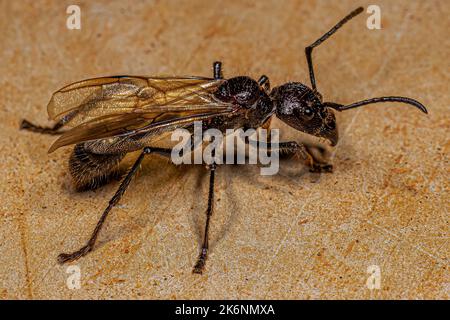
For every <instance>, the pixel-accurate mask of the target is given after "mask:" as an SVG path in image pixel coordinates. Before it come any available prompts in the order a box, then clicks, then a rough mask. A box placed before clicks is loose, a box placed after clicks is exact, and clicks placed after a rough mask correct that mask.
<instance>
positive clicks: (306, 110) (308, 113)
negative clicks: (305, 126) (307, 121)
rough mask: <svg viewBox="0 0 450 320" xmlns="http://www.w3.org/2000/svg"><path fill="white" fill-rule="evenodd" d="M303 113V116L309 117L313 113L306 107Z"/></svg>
mask: <svg viewBox="0 0 450 320" xmlns="http://www.w3.org/2000/svg"><path fill="white" fill-rule="evenodd" d="M304 113H305V116H307V117H309V116H312V114H313V111H312V109H311V108H310V107H306V108H305V111H304Z"/></svg>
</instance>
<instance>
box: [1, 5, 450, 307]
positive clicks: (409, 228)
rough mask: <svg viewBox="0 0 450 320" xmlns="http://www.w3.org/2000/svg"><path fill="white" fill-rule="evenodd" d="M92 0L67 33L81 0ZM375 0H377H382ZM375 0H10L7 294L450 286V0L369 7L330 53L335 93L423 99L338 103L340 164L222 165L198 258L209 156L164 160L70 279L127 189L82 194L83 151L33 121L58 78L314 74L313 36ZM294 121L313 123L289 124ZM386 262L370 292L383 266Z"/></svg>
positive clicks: (374, 293)
mask: <svg viewBox="0 0 450 320" xmlns="http://www.w3.org/2000/svg"><path fill="white" fill-rule="evenodd" d="M73 3H77V4H79V5H80V6H81V14H82V29H81V30H79V31H76V30H74V31H71V30H68V29H67V28H66V26H65V23H66V17H67V14H66V7H67V5H69V4H73ZM372 3H373V1H372ZM368 4H369V2H367V1H317V2H316V1H275V0H274V1H129V2H125V1H114V2H110V1H56V0H55V1H1V4H0V30H1V33H0V44H1V52H0V61H1V63H0V74H1V76H0V112H1V115H0V117H1V120H0V129H1V131H2V135H1V136H0V139H1V141H0V143H1V163H0V172H1V176H2V178H1V189H0V192H1V194H0V196H1V206H0V217H1V220H0V221H1V224H0V271H1V272H0V297H1V298H3V299H13V298H19V299H30V298H33V299H42V298H58V299H60V298H62V299H75V298H94V299H96V298H132V299H136V298H138V299H139V298H158V299H160V298H171V299H182V298H199V299H203V298H207V299H212V298H216V299H222V298H225V299H228V298H239V299H241V298H269V299H272V298H286V299H304V298H306V299H317V298H326V299H331V298H337V299H355V298H364V299H378V298H382V299H392V298H394V299H404V298H412V299H423V298H438V299H448V298H449V290H450V284H449V283H450V282H449V273H448V259H449V244H448V238H449V215H448V209H449V184H448V177H449V175H448V174H449V165H448V155H449V126H450V123H449V116H448V115H449V59H448V55H449V49H450V40H449V37H448V31H449V30H450V23H449V19H448V17H449V16H450V5H449V2H448V1H445V0H442V1H376V4H379V5H380V6H381V10H382V30H368V29H367V28H366V26H365V21H366V18H367V17H368V15H367V14H363V15H362V16H360V17H358V18H357V19H355V20H354V21H352V23H351V24H349V25H346V26H345V28H344V29H343V30H341V31H340V32H339V33H338V34H336V35H335V36H334V37H333V39H331V40H330V41H329V42H328V43H326V44H325V45H323V46H322V47H320V48H319V49H318V50H316V51H315V53H314V60H315V63H316V72H317V73H316V75H317V79H318V86H319V89H320V91H321V93H322V94H323V95H324V96H325V98H326V100H331V101H336V102H342V103H349V102H353V101H356V100H359V99H363V98H367V97H372V96H379V95H390V94H396V95H406V96H411V97H414V98H417V99H419V100H421V101H422V102H423V103H424V104H425V105H427V106H428V108H429V111H430V114H429V115H428V116H425V115H424V114H422V113H420V112H419V111H418V110H416V109H414V108H411V107H409V106H406V105H394V104H392V105H391V106H387V105H372V106H370V107H366V108H364V109H360V110H352V111H348V112H346V113H345V114H340V115H339V122H340V132H341V137H342V139H341V141H340V144H339V145H338V147H337V149H336V152H335V157H334V164H335V173H334V174H331V175H322V176H320V177H318V176H315V175H312V174H310V173H308V172H307V170H306V169H305V168H303V167H302V166H301V165H300V164H299V163H298V162H295V161H293V160H288V161H284V162H282V169H281V171H280V173H279V174H278V175H276V176H273V177H262V176H260V175H259V174H258V173H259V169H258V168H257V167H256V166H229V167H221V168H220V169H219V170H218V177H217V185H216V196H217V202H216V211H215V214H214V216H213V222H212V230H211V231H212V234H211V239H212V240H211V246H212V248H211V254H210V258H209V260H208V263H207V271H206V273H205V274H204V275H202V276H199V275H193V274H192V273H191V270H192V269H191V268H192V266H193V264H194V262H195V259H196V257H197V254H198V250H199V246H200V235H201V231H202V229H203V221H204V210H205V207H206V196H207V177H206V174H205V173H206V170H205V169H204V168H203V167H200V166H197V167H185V166H184V167H183V166H182V167H179V168H175V167H173V166H172V165H170V164H168V163H167V161H166V160H164V159H161V158H157V157H152V158H150V159H148V160H147V161H146V163H145V166H144V168H143V170H142V172H141V174H140V175H139V177H138V179H136V180H134V182H133V183H132V185H131V187H130V189H129V191H128V192H127V194H126V195H125V197H124V198H123V200H122V202H121V206H120V207H118V208H115V209H114V211H113V214H112V215H111V218H110V219H109V220H108V222H107V226H106V228H105V229H104V231H103V232H102V234H101V236H100V242H101V244H100V245H98V246H97V247H96V249H95V251H94V252H92V253H91V254H89V255H88V256H87V257H85V258H83V259H81V260H79V261H78V262H77V263H76V264H77V265H78V266H79V267H80V269H81V289H79V290H69V289H68V288H67V287H66V279H67V277H68V274H67V273H66V266H60V265H58V264H57V263H56V256H57V255H58V254H59V253H60V252H62V251H68V250H74V249H77V248H78V247H79V246H80V245H81V244H83V243H84V241H85V240H86V239H87V237H88V235H89V234H90V233H91V231H92V229H93V227H94V225H95V223H96V221H97V219H98V218H99V215H100V213H101V211H102V210H103V208H104V207H105V206H106V204H107V202H108V200H109V198H110V197H111V196H112V194H113V193H114V191H115V190H116V188H117V186H118V184H117V183H113V184H112V185H108V186H106V187H104V188H102V189H100V190H97V191H95V192H86V193H75V192H74V190H73V187H72V185H71V181H70V176H69V174H68V172H67V167H66V166H67V157H68V154H69V152H70V149H69V148H65V149H61V150H58V152H55V153H53V154H51V155H48V154H47V149H48V147H49V145H50V144H51V143H52V141H53V140H54V137H49V136H42V135H36V134H32V133H29V132H19V130H18V123H19V121H20V119H21V118H23V117H25V118H27V119H33V120H35V121H37V122H39V123H43V124H46V123H47V115H46V109H45V106H46V104H47V102H48V100H49V98H50V96H51V93H52V92H53V91H54V90H56V89H58V88H60V87H61V86H63V85H65V84H67V83H70V82H73V81H76V80H80V79H84V78H89V77H94V76H102V75H111V74H145V75H159V74H169V75H170V74H172V75H205V76H209V75H210V74H211V63H212V61H214V60H217V59H220V60H222V61H223V63H224V67H225V70H224V71H225V76H227V77H230V76H233V75H239V74H247V75H251V76H252V77H255V78H257V77H258V76H259V75H260V74H262V73H266V74H267V75H269V76H270V78H271V81H272V84H281V83H284V82H285V81H288V80H292V81H293V80H295V81H301V82H304V83H308V84H309V82H308V76H307V67H306V62H305V58H304V55H303V48H304V47H305V46H306V45H308V44H310V43H312V42H313V41H314V40H315V39H316V38H318V37H319V36H320V35H321V34H322V33H323V32H325V31H326V30H328V28H330V27H331V26H332V25H333V24H334V23H336V22H337V21H338V20H339V19H340V18H342V17H343V16H344V15H346V14H347V13H348V12H349V11H351V10H352V9H354V8H355V7H357V6H358V5H366V6H367V5H368ZM275 127H280V128H281V129H282V130H284V133H285V135H290V136H292V137H297V138H298V137H299V136H300V135H299V134H298V133H295V132H293V131H292V130H289V129H288V128H287V127H286V126H285V125H282V124H280V123H278V122H276V123H275ZM370 265H378V266H379V267H380V269H381V289H379V290H369V289H368V288H367V287H366V280H367V278H368V276H369V274H368V273H367V268H368V266H370Z"/></svg>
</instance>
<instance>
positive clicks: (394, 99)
mask: <svg viewBox="0 0 450 320" xmlns="http://www.w3.org/2000/svg"><path fill="white" fill-rule="evenodd" d="M378 102H401V103H406V104H410V105H413V106H414V107H416V108H418V109H419V110H420V111H422V112H423V113H428V111H427V108H425V106H424V105H423V104H421V103H420V102H419V101H417V100H414V99H411V98H406V97H379V98H371V99H367V100H362V101H358V102H354V103H352V104H348V105H346V106H344V105H341V104H338V103H333V102H325V103H324V106H325V107H330V108H333V109H336V110H338V111H344V110H348V109H353V108H358V107H361V106H365V105H368V104H372V103H378Z"/></svg>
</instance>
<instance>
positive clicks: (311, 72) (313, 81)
mask: <svg viewBox="0 0 450 320" xmlns="http://www.w3.org/2000/svg"><path fill="white" fill-rule="evenodd" d="M363 11H364V8H363V7H359V8H358V9H355V10H353V11H352V12H350V13H349V14H348V15H347V16H346V17H345V18H344V19H342V20H341V21H339V22H338V23H337V24H336V25H335V26H334V27H333V28H331V29H330V31H328V32H327V33H325V34H324V35H323V36H321V37H320V38H319V39H317V40H316V41H315V42H314V43H313V44H312V45H310V46H308V47H306V48H305V54H306V61H307V62H308V69H309V79H310V80H311V86H312V89H313V90H314V91H317V89H316V78H315V77H314V68H313V63H312V56H311V55H312V50H313V49H314V48H315V47H317V46H318V45H319V44H321V43H322V42H324V41H325V40H327V39H328V38H329V37H331V35H332V34H333V33H335V32H336V31H338V30H339V29H340V28H341V27H342V26H343V25H344V24H345V23H347V22H348V21H349V20H351V19H352V18H354V17H355V16H357V15H358V14H360V13H361V12H363Z"/></svg>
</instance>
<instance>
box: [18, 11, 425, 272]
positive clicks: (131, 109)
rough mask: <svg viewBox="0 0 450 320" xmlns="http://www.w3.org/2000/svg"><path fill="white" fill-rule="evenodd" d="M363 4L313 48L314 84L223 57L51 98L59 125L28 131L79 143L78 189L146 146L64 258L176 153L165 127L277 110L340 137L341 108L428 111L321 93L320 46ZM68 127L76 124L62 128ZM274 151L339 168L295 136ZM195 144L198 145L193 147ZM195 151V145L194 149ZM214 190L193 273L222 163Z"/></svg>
mask: <svg viewBox="0 0 450 320" xmlns="http://www.w3.org/2000/svg"><path fill="white" fill-rule="evenodd" d="M362 11H363V8H362V7H360V8H358V9H356V10H354V11H352V12H351V13H350V14H348V15H347V16H346V17H345V18H344V19H342V20H341V21H339V22H338V23H337V24H336V25H335V26H334V27H333V28H331V29H330V30H329V31H328V32H327V33H325V34H324V35H323V36H322V37H320V38H319V39H318V40H316V41H315V42H314V43H313V44H311V45H310V46H308V47H306V49H305V54H306V61H307V64H308V69H309V77H310V81H311V87H308V86H306V85H304V84H302V83H298V82H289V83H286V84H283V85H281V86H278V87H275V88H273V89H271V88H270V83H269V79H268V77H267V76H265V75H263V76H261V77H260V78H259V80H258V81H255V80H254V79H252V78H250V77H248V76H238V77H233V78H229V79H224V78H223V75H222V70H221V63H220V62H215V63H214V65H213V77H212V78H206V77H136V76H115V77H103V78H95V79H90V80H84V81H80V82H76V83H73V84H70V85H68V86H66V87H64V88H62V89H60V90H58V91H57V92H55V93H54V94H53V96H52V98H51V100H50V102H49V104H48V107H47V108H48V113H49V117H50V119H52V120H54V121H56V124H55V125H54V126H53V127H41V126H38V125H34V124H32V123H31V122H29V121H27V120H23V121H22V123H21V129H26V130H30V131H34V132H39V133H44V134H61V136H60V137H59V138H58V139H57V140H56V141H55V142H54V143H53V145H52V146H51V147H50V150H49V152H53V151H55V150H56V149H58V148H60V147H63V146H67V145H73V144H74V145H75V146H74V148H73V151H72V154H71V156H70V158H69V170H70V173H71V175H72V177H73V180H74V182H75V186H76V188H77V189H78V190H89V189H94V188H96V187H98V186H100V185H102V184H104V183H107V182H108V181H109V180H110V177H112V176H114V175H116V174H117V170H118V165H119V163H120V162H121V161H122V160H123V159H124V157H125V155H126V154H128V153H130V152H135V151H140V155H139V156H138V158H137V159H136V160H135V162H134V164H133V165H132V167H131V168H130V169H129V171H128V173H127V174H126V175H125V177H124V178H123V180H122V182H121V184H120V186H119V188H118V190H117V192H116V193H115V194H114V195H113V197H112V198H111V200H110V201H109V203H108V206H107V207H106V209H105V210H104V212H103V214H102V215H101V217H100V220H99V221H98V223H97V225H96V227H95V229H94V231H93V233H92V235H91V237H90V238H89V240H88V241H87V243H86V245H84V246H83V247H81V248H80V249H79V250H77V251H75V252H72V253H62V254H60V255H59V256H58V261H59V262H60V263H65V262H68V261H73V260H76V259H78V258H80V257H82V256H85V255H86V254H87V253H88V252H90V251H91V250H92V249H93V248H94V245H95V242H96V239H97V237H98V235H99V232H100V230H101V228H102V226H103V223H104V222H105V220H106V218H107V216H108V214H109V213H110V211H111V209H112V208H113V207H114V206H115V205H116V204H117V203H118V202H119V201H120V199H121V198H122V196H123V194H124V193H125V191H126V190H127V188H128V186H129V185H130V182H131V180H132V178H133V176H134V175H135V174H136V172H137V171H138V168H139V166H140V164H141V163H142V161H143V159H144V157H146V156H148V155H150V154H159V155H162V156H165V157H169V158H170V156H171V149H170V148H161V147H154V146H152V141H154V140H155V139H156V138H158V137H159V136H160V135H162V134H163V133H167V132H171V131H174V130H175V129H178V128H185V129H187V130H190V131H191V132H192V131H193V126H194V122H196V121H202V125H203V128H204V129H210V128H214V129H218V130H220V131H222V132H225V131H226V130H227V129H239V128H243V129H257V128H266V127H268V124H269V123H270V120H271V118H272V117H274V116H276V117H277V118H279V119H280V120H282V121H283V122H285V123H286V124H287V125H289V126H291V127H293V128H294V129H296V130H299V131H302V132H304V133H307V134H310V135H313V136H316V137H320V138H321V139H325V140H326V141H329V144H330V145H331V146H335V145H336V144H337V142H338V129H337V125H336V118H335V115H334V113H333V112H334V111H335V110H336V111H344V110H348V109H352V108H357V107H361V106H364V105H368V104H373V103H381V102H383V103H386V102H400V103H405V104H409V105H412V106H415V107H416V108H418V109H419V110H421V111H422V112H424V113H427V110H426V108H425V107H424V106H423V105H422V104H421V103H420V102H418V101H416V100H414V99H411V98H406V97H399V96H387V97H378V98H370V99H367V100H363V101H359V102H355V103H351V104H338V103H334V102H324V101H323V100H322V95H321V94H320V93H319V92H318V90H317V86H316V80H315V75H314V67H313V60H312V52H313V49H314V48H316V47H318V46H319V45H320V44H321V43H323V42H324V41H325V40H327V39H328V38H329V37H331V36H332V35H333V34H334V33H335V32H336V31H337V30H338V29H340V28H341V27H342V26H343V25H344V24H345V23H346V22H348V21H349V20H350V19H352V18H353V17H355V16H356V15H358V14H360V13H361V12H362ZM63 127H71V128H70V129H69V130H66V131H61V130H60V129H61V128H63ZM265 146H266V148H267V150H268V151H269V152H270V151H271V150H272V151H275V149H276V151H279V152H281V153H283V154H288V155H296V156H299V157H300V158H301V159H303V160H304V161H305V164H306V165H307V166H309V167H310V169H311V170H312V171H314V172H331V171H332V169H333V167H332V165H331V164H329V163H326V162H324V161H323V159H319V157H318V156H317V155H314V154H313V153H311V152H310V151H309V150H308V148H307V147H306V146H305V145H304V144H302V143H299V142H296V141H286V142H279V143H278V144H276V145H274V144H271V143H266V144H265ZM192 148H193V146H192ZM191 151H192V149H191ZM207 168H208V170H209V192H208V202H207V209H206V222H205V229H204V237H203V241H202V246H201V250H200V254H199V256H198V259H197V262H196V264H195V266H194V268H193V272H195V273H202V272H203V270H204V268H205V263H206V259H207V256H208V230H209V224H210V218H211V216H212V213H213V204H214V179H215V175H216V170H217V169H218V167H217V165H216V164H215V163H212V164H210V165H208V167H207Z"/></svg>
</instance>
